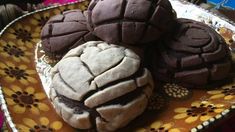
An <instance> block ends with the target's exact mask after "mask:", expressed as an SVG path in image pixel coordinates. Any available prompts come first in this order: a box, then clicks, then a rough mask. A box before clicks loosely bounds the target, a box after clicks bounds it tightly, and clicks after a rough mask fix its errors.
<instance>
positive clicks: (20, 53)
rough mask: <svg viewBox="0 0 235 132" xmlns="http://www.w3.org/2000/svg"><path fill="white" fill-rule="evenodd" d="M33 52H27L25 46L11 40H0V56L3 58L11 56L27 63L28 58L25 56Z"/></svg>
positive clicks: (15, 59) (17, 60)
mask: <svg viewBox="0 0 235 132" xmlns="http://www.w3.org/2000/svg"><path fill="white" fill-rule="evenodd" d="M32 55H33V53H31V52H27V51H26V48H25V47H23V46H18V45H16V44H14V43H13V42H11V41H9V42H5V41H4V40H0V56H2V57H4V58H7V59H8V58H12V59H13V60H14V61H16V62H20V61H23V62H27V63H29V62H30V60H29V59H28V58H27V57H26V56H28V57H30V56H32Z"/></svg>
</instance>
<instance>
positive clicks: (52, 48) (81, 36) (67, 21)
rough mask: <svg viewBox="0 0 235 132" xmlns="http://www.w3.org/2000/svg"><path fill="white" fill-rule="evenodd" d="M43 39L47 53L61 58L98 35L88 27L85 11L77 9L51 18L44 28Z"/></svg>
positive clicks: (43, 45)
mask: <svg viewBox="0 0 235 132" xmlns="http://www.w3.org/2000/svg"><path fill="white" fill-rule="evenodd" d="M41 39H42V48H43V50H44V51H45V54H46V55H47V56H50V57H51V58H55V59H61V58H62V57H63V55H65V54H66V53H67V52H68V51H69V50H70V49H72V48H74V47H77V46H78V45H81V44H83V43H85V42H87V41H91V40H96V37H95V36H94V35H92V34H91V33H90V31H89V30H88V29H87V21H86V17H85V15H84V13H83V12H82V11H81V10H79V9H77V10H68V11H65V12H63V13H62V14H58V15H56V16H54V17H52V18H50V19H49V20H48V22H47V23H46V24H45V26H44V27H43V28H42V32H41Z"/></svg>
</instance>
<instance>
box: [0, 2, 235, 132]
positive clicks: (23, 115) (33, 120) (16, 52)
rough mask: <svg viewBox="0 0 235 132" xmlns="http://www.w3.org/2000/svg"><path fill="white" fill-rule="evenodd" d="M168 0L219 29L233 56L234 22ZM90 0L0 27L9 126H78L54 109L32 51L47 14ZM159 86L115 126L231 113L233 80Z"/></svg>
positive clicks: (1, 80)
mask: <svg viewBox="0 0 235 132" xmlns="http://www.w3.org/2000/svg"><path fill="white" fill-rule="evenodd" d="M171 2H172V5H173V8H174V9H175V10H176V12H177V14H178V17H185V18H191V19H196V20H199V21H203V22H205V23H207V24H208V25H210V26H212V27H213V28H214V29H215V30H217V31H218V32H219V33H220V34H221V35H222V36H223V37H224V38H225V40H226V42H227V43H228V45H229V46H230V48H231V52H232V55H233V58H235V54H234V53H233V47H235V46H234V42H233V41H235V40H234V39H235V38H234V37H235V26H233V24H232V23H231V22H227V21H226V20H225V19H223V18H221V17H219V16H215V15H213V14H211V13H209V12H207V11H205V10H203V9H200V8H199V7H196V6H194V5H191V4H189V3H185V2H180V1H177V0H171ZM88 4H89V2H88V1H84V2H80V3H71V4H68V5H63V6H59V7H51V8H48V9H44V10H40V11H36V12H34V13H31V14H27V15H25V16H23V17H21V18H19V19H17V20H15V21H14V22H12V23H11V24H9V25H8V26H7V27H5V29H4V30H3V31H2V32H1V33H0V34H1V36H0V84H1V87H0V88H1V90H0V99H1V103H2V110H3V111H4V113H5V116H6V120H7V123H8V125H9V128H11V130H12V131H23V132H37V131H61V132H73V131H78V130H77V129H74V128H72V127H70V126H69V125H68V124H66V123H65V122H64V121H63V120H62V119H61V118H60V117H59V116H58V115H57V114H56V112H55V110H54V108H53V106H52V105H51V103H50V100H49V99H48V97H47V94H46V92H45V91H47V90H48V87H47V86H46V85H44V81H45V80H43V78H40V76H39V73H38V71H37V67H36V62H35V61H36V60H35V56H36V57H38V56H37V55H38V52H39V54H40V49H38V45H37V43H38V42H39V41H40V31H41V28H42V26H43V25H44V24H45V22H46V21H47V20H48V19H49V18H50V17H52V16H53V15H56V14H59V13H61V12H62V11H65V10H70V9H77V8H79V9H81V10H85V9H86V8H87V6H88ZM212 18H213V19H212ZM39 48H40V47H39ZM35 49H37V51H38V52H35ZM42 54H43V53H42ZM161 87H162V91H160V92H158V93H154V95H153V97H152V98H151V100H150V102H149V106H148V108H147V110H146V112H145V113H144V114H143V115H142V116H140V117H138V118H137V119H136V120H134V121H133V122H132V123H131V124H130V125H128V126H127V127H125V128H123V129H121V130H119V131H122V132H123V131H139V132H145V131H170V132H181V131H182V132H186V131H190V130H191V131H198V130H201V129H203V128H210V126H211V125H212V124H216V123H217V122H218V121H223V120H226V119H227V118H228V117H230V115H232V114H234V113H235V112H234V110H233V109H235V83H231V84H227V85H225V86H223V87H219V88H216V89H214V90H208V91H206V90H189V89H187V88H184V87H181V86H178V85H176V84H169V83H167V84H162V85H161ZM79 131H80V130H79Z"/></svg>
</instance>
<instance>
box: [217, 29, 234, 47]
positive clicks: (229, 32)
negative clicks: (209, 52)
mask: <svg viewBox="0 0 235 132" xmlns="http://www.w3.org/2000/svg"><path fill="white" fill-rule="evenodd" d="M219 34H220V35H221V36H223V38H224V40H225V41H226V43H227V44H230V45H231V44H232V42H233V39H232V36H233V34H234V33H233V31H232V30H230V29H228V28H226V27H221V28H219Z"/></svg>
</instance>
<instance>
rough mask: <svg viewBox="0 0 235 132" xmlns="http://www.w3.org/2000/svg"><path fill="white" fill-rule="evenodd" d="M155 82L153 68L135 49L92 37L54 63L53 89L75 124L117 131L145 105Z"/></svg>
mask: <svg viewBox="0 0 235 132" xmlns="http://www.w3.org/2000/svg"><path fill="white" fill-rule="evenodd" d="M153 87H154V86H153V81H152V77H151V74H150V72H149V71H148V70H147V69H146V68H144V67H142V66H141V62H140V58H139V56H137V55H136V54H135V53H134V52H133V51H131V50H129V49H126V48H125V47H121V46H117V45H113V44H107V43H105V42H102V41H90V42H87V43H85V44H83V45H81V46H78V47H77V48H74V49H72V50H71V51H69V52H68V53H67V54H66V55H65V56H64V57H63V58H62V60H60V61H59V62H58V63H57V64H56V65H55V67H54V68H53V69H52V85H51V92H50V94H51V99H52V102H53V104H54V105H55V109H56V110H57V113H58V114H59V115H61V117H62V118H63V119H64V120H65V121H66V122H68V123H69V124H70V125H71V126H73V127H75V128H79V129H91V128H96V129H97V130H98V131H114V130H116V129H118V128H120V127H123V126H125V125H126V124H127V123H129V122H130V121H131V120H133V119H134V118H136V117H137V116H138V115H140V114H141V113H142V112H143V111H144V110H145V108H146V106H147V102H148V99H149V98H150V96H151V94H152V90H153Z"/></svg>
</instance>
